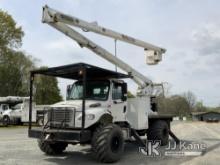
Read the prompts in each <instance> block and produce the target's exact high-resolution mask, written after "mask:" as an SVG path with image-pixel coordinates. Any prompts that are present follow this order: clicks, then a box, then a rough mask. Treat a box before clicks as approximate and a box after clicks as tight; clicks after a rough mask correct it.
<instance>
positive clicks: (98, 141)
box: [92, 124, 124, 163]
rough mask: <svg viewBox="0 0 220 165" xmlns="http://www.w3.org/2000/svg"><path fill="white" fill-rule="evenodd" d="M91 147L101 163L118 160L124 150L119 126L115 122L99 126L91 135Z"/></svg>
mask: <svg viewBox="0 0 220 165" xmlns="http://www.w3.org/2000/svg"><path fill="white" fill-rule="evenodd" d="M92 149H93V152H94V154H95V157H96V159H98V160H99V161H100V162H103V163H113V162H116V161H118V160H119V159H120V158H121V156H122V153H123V151H124V139H123V134H122V131H121V128H120V127H119V126H117V125H115V124H108V125H106V126H103V127H99V128H98V129H97V130H96V132H95V133H94V135H93V139H92Z"/></svg>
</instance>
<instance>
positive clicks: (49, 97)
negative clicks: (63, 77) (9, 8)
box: [0, 10, 62, 104]
mask: <svg viewBox="0 0 220 165" xmlns="http://www.w3.org/2000/svg"><path fill="white" fill-rule="evenodd" d="M23 36H24V32H23V31H22V28H21V27H18V26H17V25H16V22H15V21H14V20H13V18H12V17H11V16H10V15H9V14H7V13H6V12H3V11H1V10H0V96H9V95H10V96H28V95H29V72H30V70H32V69H35V68H37V67H36V59H34V58H33V57H32V56H28V55H26V54H25V53H24V52H22V51H19V50H18V48H19V47H21V45H22V37H23ZM34 85H36V86H37V88H36V89H37V90H36V97H35V99H36V101H37V103H42V104H44V103H45V104H50V103H55V102H57V101H60V100H62V98H61V96H60V91H59V88H58V82H57V79H56V78H48V77H47V78H45V77H42V78H37V82H36V84H34ZM46 89H48V90H47V91H46Z"/></svg>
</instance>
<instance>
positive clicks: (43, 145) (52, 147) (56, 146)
mask: <svg viewBox="0 0 220 165" xmlns="http://www.w3.org/2000/svg"><path fill="white" fill-rule="evenodd" d="M38 146H39V148H40V149H41V151H43V152H44V153H46V154H47V155H56V154H61V153H62V152H63V151H64V150H65V149H66V147H67V146H68V144H67V143H62V142H56V143H51V142H47V141H44V140H38Z"/></svg>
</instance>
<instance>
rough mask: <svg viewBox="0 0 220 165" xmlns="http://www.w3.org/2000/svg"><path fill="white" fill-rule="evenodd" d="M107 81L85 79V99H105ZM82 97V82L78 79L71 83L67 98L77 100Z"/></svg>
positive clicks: (106, 97)
mask: <svg viewBox="0 0 220 165" xmlns="http://www.w3.org/2000/svg"><path fill="white" fill-rule="evenodd" d="M109 84H110V83H109V81H87V82H86V99H88V100H107V99H108V93H109ZM82 98H83V84H82V81H78V82H76V83H74V84H73V86H72V89H71V92H70V93H69V96H68V97H67V99H68V100H78V99H82Z"/></svg>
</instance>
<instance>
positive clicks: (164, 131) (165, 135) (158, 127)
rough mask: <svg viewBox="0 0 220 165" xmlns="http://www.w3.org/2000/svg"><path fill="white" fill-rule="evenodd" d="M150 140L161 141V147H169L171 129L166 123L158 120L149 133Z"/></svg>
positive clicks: (151, 126) (151, 125)
mask: <svg viewBox="0 0 220 165" xmlns="http://www.w3.org/2000/svg"><path fill="white" fill-rule="evenodd" d="M147 139H148V140H152V141H155V140H159V141H160V142H161V146H164V145H167V144H168V140H169V127H168V124H167V122H166V121H163V120H156V121H154V122H153V123H152V124H150V127H149V129H148V132H147Z"/></svg>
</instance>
